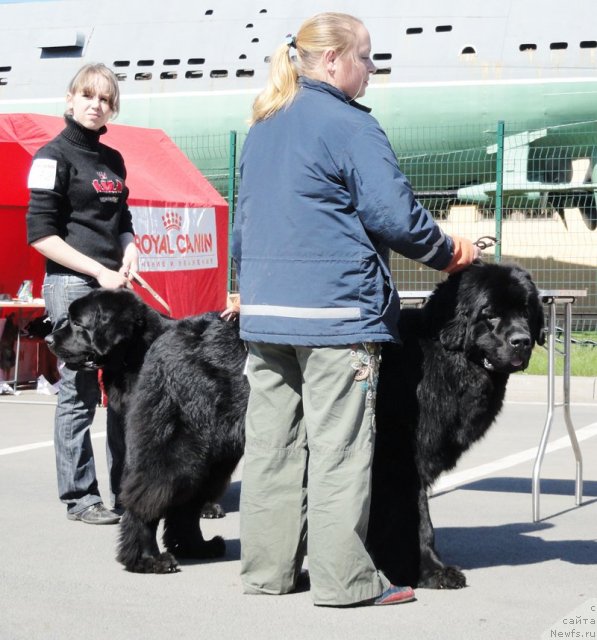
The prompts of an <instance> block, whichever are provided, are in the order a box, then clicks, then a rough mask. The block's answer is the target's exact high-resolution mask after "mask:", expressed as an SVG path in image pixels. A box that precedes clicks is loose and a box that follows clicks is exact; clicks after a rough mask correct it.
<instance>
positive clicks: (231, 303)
mask: <svg viewBox="0 0 597 640" xmlns="http://www.w3.org/2000/svg"><path fill="white" fill-rule="evenodd" d="M239 314H240V296H239V295H238V293H229V294H228V300H227V301H226V309H224V311H222V313H221V314H220V318H223V319H224V320H236V318H237V317H238V315H239Z"/></svg>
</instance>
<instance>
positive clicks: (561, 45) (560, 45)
mask: <svg viewBox="0 0 597 640" xmlns="http://www.w3.org/2000/svg"><path fill="white" fill-rule="evenodd" d="M549 48H550V49H551V50H552V51H561V50H562V49H567V48H568V43H567V42H552V43H551V44H550V45H549Z"/></svg>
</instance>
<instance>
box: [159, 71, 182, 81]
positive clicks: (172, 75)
mask: <svg viewBox="0 0 597 640" xmlns="http://www.w3.org/2000/svg"><path fill="white" fill-rule="evenodd" d="M176 78H178V74H177V73H176V71H162V73H160V79H161V80H176Z"/></svg>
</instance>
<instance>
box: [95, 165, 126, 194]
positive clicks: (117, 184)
mask: <svg viewBox="0 0 597 640" xmlns="http://www.w3.org/2000/svg"><path fill="white" fill-rule="evenodd" d="M97 175H98V176H99V179H98V178H96V179H95V180H94V181H93V182H92V183H91V184H93V188H94V189H95V191H96V193H117V194H118V193H122V190H123V189H124V184H123V183H122V181H121V180H118V179H116V180H115V181H114V180H108V176H107V175H106V173H104V172H103V171H98V172H97Z"/></svg>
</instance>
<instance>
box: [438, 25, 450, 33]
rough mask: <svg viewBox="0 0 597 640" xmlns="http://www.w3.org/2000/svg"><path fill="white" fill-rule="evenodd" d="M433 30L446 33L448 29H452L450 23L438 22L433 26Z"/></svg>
mask: <svg viewBox="0 0 597 640" xmlns="http://www.w3.org/2000/svg"><path fill="white" fill-rule="evenodd" d="M435 31H436V32H437V33H446V32H448V31H452V25H451V24H440V25H438V26H437V27H435Z"/></svg>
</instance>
